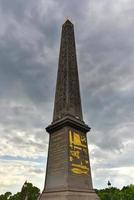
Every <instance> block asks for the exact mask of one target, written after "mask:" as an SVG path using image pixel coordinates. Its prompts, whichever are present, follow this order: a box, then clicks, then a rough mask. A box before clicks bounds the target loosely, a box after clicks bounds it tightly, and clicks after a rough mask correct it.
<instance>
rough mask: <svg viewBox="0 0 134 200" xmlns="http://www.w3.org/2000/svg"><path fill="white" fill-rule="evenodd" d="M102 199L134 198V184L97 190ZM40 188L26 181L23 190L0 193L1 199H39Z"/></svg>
mask: <svg viewBox="0 0 134 200" xmlns="http://www.w3.org/2000/svg"><path fill="white" fill-rule="evenodd" d="M96 193H97V194H98V196H99V197H100V199H101V200H134V185H129V186H124V187H123V188H122V189H121V190H119V189H117V188H114V187H109V188H106V189H102V190H96ZM39 195H40V190H39V189H38V188H37V187H35V186H33V185H32V183H27V182H25V183H24V185H23V187H22V189H21V192H18V193H16V194H14V195H12V193H11V192H6V193H5V194H2V195H0V200H37V198H38V197H39Z"/></svg>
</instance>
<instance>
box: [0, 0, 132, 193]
mask: <svg viewBox="0 0 134 200" xmlns="http://www.w3.org/2000/svg"><path fill="white" fill-rule="evenodd" d="M67 17H68V18H69V19H71V20H72V22H73V23H74V26H75V36H76V45H77V57H78V65H79V74H80V86H81V96H82V106H83V112H84V119H85V122H86V123H87V124H89V126H91V128H92V130H91V133H90V134H88V141H89V150H90V158H91V167H92V176H93V183H94V187H95V188H104V187H106V186H107V181H108V180H110V181H111V183H112V185H113V186H116V187H122V186H123V185H128V184H131V183H134V152H133V149H134V140H133V139H134V133H133V130H134V3H133V0H111V1H109V0H101V1H98V0H84V1H81V0H68V1H67V0H38V1H37V0H12V1H10V0H0V193H3V192H6V191H11V192H13V193H14V192H17V191H19V190H20V188H21V186H22V184H23V183H24V181H25V180H27V181H30V182H32V183H33V184H34V185H36V186H38V187H39V188H40V189H41V190H42V189H43V185H44V179H45V165H46V159H47V148H48V134H47V133H46V131H45V127H46V126H47V125H48V124H50V123H51V121H52V113H53V101H54V92H55V84H56V74H57V64H58V54H59V45H60V34H61V25H62V24H63V23H64V21H65V19H66V18H67Z"/></svg>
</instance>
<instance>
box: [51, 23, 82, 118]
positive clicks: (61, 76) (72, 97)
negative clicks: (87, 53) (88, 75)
mask: <svg viewBox="0 0 134 200" xmlns="http://www.w3.org/2000/svg"><path fill="white" fill-rule="evenodd" d="M66 115H71V116H73V117H75V118H77V119H80V120H83V117H82V108H81V98H80V89H79V77H78V69H77V59H76V47H75V38H74V27H73V24H72V23H71V22H70V21H69V20H67V21H66V22H65V23H64V24H63V26H62V35H61V46H60V55H59V66H58V75H57V86H56V94H55V104H54V116H53V121H55V120H58V119H61V118H63V117H64V116H66Z"/></svg>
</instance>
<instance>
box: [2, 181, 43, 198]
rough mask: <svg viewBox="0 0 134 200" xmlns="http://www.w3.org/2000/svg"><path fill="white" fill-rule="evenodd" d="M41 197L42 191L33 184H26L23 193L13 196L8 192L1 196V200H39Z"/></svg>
mask: <svg viewBox="0 0 134 200" xmlns="http://www.w3.org/2000/svg"><path fill="white" fill-rule="evenodd" d="M39 195H40V190H39V189H38V188H37V187H35V186H33V185H32V183H27V182H25V183H24V185H23V187H22V189H21V192H18V193H16V194H14V195H12V193H11V192H6V193H5V194H2V195H0V200H37V198H38V197H39Z"/></svg>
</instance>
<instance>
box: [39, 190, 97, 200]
mask: <svg viewBox="0 0 134 200" xmlns="http://www.w3.org/2000/svg"><path fill="white" fill-rule="evenodd" d="M39 200H100V198H99V197H98V196H97V194H96V193H95V192H94V191H92V192H74V191H64V192H50V193H46V192H44V193H42V194H41V196H40V198H39Z"/></svg>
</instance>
